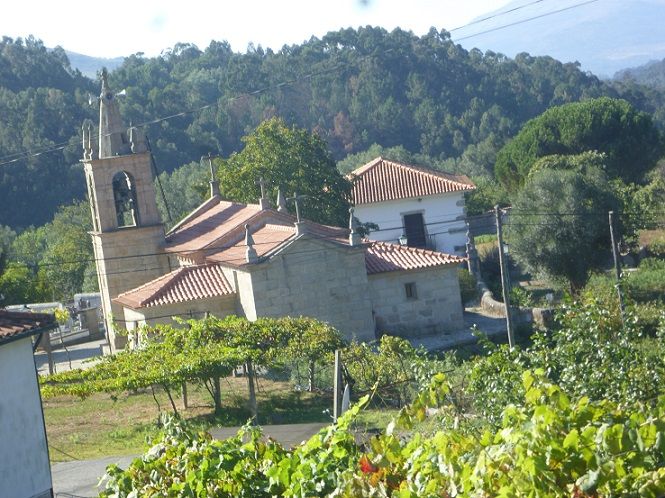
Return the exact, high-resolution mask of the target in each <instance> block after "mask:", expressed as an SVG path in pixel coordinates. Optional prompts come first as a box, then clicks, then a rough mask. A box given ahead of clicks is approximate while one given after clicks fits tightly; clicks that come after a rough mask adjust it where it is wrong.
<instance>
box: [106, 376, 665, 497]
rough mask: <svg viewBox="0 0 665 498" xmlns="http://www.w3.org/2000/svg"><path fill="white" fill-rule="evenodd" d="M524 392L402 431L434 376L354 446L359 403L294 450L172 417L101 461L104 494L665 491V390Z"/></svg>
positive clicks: (439, 382) (534, 386) (445, 389)
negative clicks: (125, 461) (481, 422)
mask: <svg viewBox="0 0 665 498" xmlns="http://www.w3.org/2000/svg"><path fill="white" fill-rule="evenodd" d="M517 382H519V383H520V384H521V385H522V391H523V392H524V396H522V397H520V399H519V403H518V404H514V405H508V406H506V408H505V410H504V412H503V416H502V419H501V422H500V425H499V427H497V428H492V429H485V430H480V431H478V430H471V431H469V430H468V429H466V428H458V427H450V428H444V429H442V430H439V431H437V432H436V433H434V434H433V435H431V436H429V437H424V436H422V435H421V434H419V433H414V434H411V435H409V436H407V437H405V436H402V435H398V434H397V433H396V430H400V429H402V430H404V429H408V428H409V427H413V425H414V423H415V422H417V421H420V420H423V419H424V418H425V417H426V413H427V409H428V408H432V407H438V406H442V405H443V408H442V409H447V407H446V406H445V405H446V400H447V396H448V393H449V392H450V387H449V385H448V382H447V381H446V378H445V376H444V375H442V374H436V375H434V376H433V377H432V379H431V383H429V385H428V386H427V387H426V388H425V389H423V391H421V393H420V394H419V396H418V397H417V398H416V399H415V400H414V403H413V404H412V405H411V406H408V407H405V408H404V409H402V410H401V411H400V414H399V416H398V417H397V419H396V420H394V421H393V422H391V423H390V424H389V425H388V427H386V429H385V431H383V432H382V433H381V434H378V435H376V436H373V437H372V438H371V439H370V440H369V441H368V443H367V444H366V445H365V446H364V447H363V448H362V449H361V447H359V446H358V445H357V443H356V442H355V438H354V436H353V434H352V433H351V432H350V431H349V426H350V422H351V421H352V420H353V419H354V418H355V417H356V416H357V414H358V411H359V410H360V409H361V407H362V406H363V405H364V404H365V403H366V402H367V400H366V398H365V399H363V400H361V402H360V403H358V404H357V405H355V406H354V407H352V408H351V410H349V412H347V413H346V414H345V415H344V416H343V417H341V418H340V419H339V421H338V423H337V424H336V425H333V426H330V427H328V428H326V429H323V430H321V431H320V432H319V433H318V434H316V435H314V436H313V437H312V438H311V439H310V440H309V441H307V442H305V443H304V444H302V445H300V446H297V447H296V448H294V449H290V450H288V449H285V448H283V447H282V446H280V445H279V444H278V443H276V442H275V441H273V440H271V439H268V440H267V441H264V440H262V439H261V437H260V436H261V433H260V430H259V429H256V428H251V427H244V428H243V429H241V431H240V432H239V434H238V435H237V436H236V437H234V438H231V439H228V440H225V441H213V440H211V439H210V437H209V436H206V435H203V434H200V435H193V434H192V433H191V432H190V431H188V430H187V429H186V428H182V426H180V425H176V426H174V427H172V426H170V425H167V428H166V429H167V430H166V434H165V435H164V436H163V437H162V438H161V439H160V440H158V441H156V442H155V444H154V445H153V446H152V447H151V448H150V450H149V451H148V452H147V453H146V454H145V455H144V456H143V457H142V458H137V459H135V460H134V461H133V462H132V463H131V464H130V466H129V468H128V469H127V470H125V471H123V470H122V469H120V468H119V467H118V466H116V465H112V466H110V467H109V468H108V469H107V475H106V478H105V483H104V488H105V489H104V490H103V491H102V494H101V496H109V497H110V496H116V497H119V498H122V497H130V496H142V495H147V494H155V495H160V496H161V495H163V496H171V495H182V496H192V497H202V498H203V497H212V496H216V497H236V496H246V497H263V496H265V497H268V496H327V497H377V496H381V497H395V498H403V497H409V498H410V497H413V498H415V497H421V496H460V497H465V496H466V497H472V496H536V497H559V496H576V497H580V498H581V497H589V498H591V497H595V496H644V497H650V498H656V497H657V496H660V495H662V494H663V493H664V492H665V472H663V466H665V456H664V455H665V398H663V397H660V398H659V399H657V400H654V402H653V403H651V404H650V405H644V404H641V403H634V402H633V403H628V404H626V405H617V404H615V403H613V402H611V401H607V400H603V401H592V400H590V399H589V398H588V397H584V396H583V397H580V398H574V399H571V398H570V397H569V396H568V395H567V394H566V393H565V392H564V391H563V390H562V389H561V388H559V387H558V386H556V385H553V384H552V383H550V382H548V381H547V379H545V378H544V377H543V372H542V371H535V372H530V371H525V372H524V373H523V374H522V375H521V376H520V377H519V378H518V379H517Z"/></svg>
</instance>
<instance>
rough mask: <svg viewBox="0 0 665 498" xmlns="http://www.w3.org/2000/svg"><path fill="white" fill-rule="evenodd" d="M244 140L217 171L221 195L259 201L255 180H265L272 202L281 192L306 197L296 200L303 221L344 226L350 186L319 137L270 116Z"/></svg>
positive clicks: (242, 200) (239, 199)
mask: <svg viewBox="0 0 665 498" xmlns="http://www.w3.org/2000/svg"><path fill="white" fill-rule="evenodd" d="M243 141H244V143H245V147H244V148H243V150H242V151H240V152H238V153H236V154H233V155H231V157H230V158H229V159H228V160H227V161H224V162H223V164H222V165H221V167H219V168H218V175H219V181H220V191H221V193H222V196H223V197H225V198H228V199H233V200H236V201H241V202H252V203H257V202H258V199H259V197H261V195H260V193H261V191H260V188H259V185H258V183H257V182H258V181H259V179H260V178H263V180H264V182H265V185H266V187H267V190H268V192H269V198H270V199H271V200H272V202H273V203H274V202H275V199H276V197H277V189H278V188H281V189H282V193H283V194H284V195H285V196H289V197H291V196H293V195H294V194H295V193H297V194H298V195H303V196H306V198H305V199H304V200H302V201H300V202H301V213H302V215H303V216H304V217H305V218H307V219H311V220H313V221H317V222H320V223H327V224H331V225H342V226H343V224H344V223H346V220H348V208H349V201H348V199H349V198H350V190H351V183H350V182H349V181H348V180H347V179H346V178H344V177H343V176H342V175H341V174H340V173H339V172H338V171H337V167H336V165H335V161H334V160H333V158H332V156H331V154H330V152H329V151H328V148H327V146H326V143H325V142H324V141H323V140H322V139H321V138H320V137H319V136H317V135H316V134H313V133H310V132H308V131H307V130H304V129H302V128H298V127H295V126H292V127H289V126H287V124H286V123H285V122H284V121H283V120H282V119H279V118H271V119H269V120H267V121H264V122H263V123H261V124H260V125H259V126H258V127H257V128H256V130H254V132H253V133H251V134H249V135H248V136H246V137H244V138H243ZM267 195H268V194H267ZM290 210H291V211H293V206H292V205H291V207H290Z"/></svg>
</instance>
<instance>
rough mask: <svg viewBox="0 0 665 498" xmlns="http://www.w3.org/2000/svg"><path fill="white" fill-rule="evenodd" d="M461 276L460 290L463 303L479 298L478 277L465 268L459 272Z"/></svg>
mask: <svg viewBox="0 0 665 498" xmlns="http://www.w3.org/2000/svg"><path fill="white" fill-rule="evenodd" d="M458 276H459V290H460V294H461V296H462V303H463V304H466V303H469V302H471V301H474V300H476V299H477V298H478V289H477V288H476V284H477V281H476V277H474V276H473V274H472V273H471V272H470V271H469V270H466V269H464V268H461V269H460V270H459V272H458Z"/></svg>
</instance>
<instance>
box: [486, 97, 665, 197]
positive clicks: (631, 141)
mask: <svg viewBox="0 0 665 498" xmlns="http://www.w3.org/2000/svg"><path fill="white" fill-rule="evenodd" d="M592 150H595V151H598V152H602V153H604V154H605V155H606V166H607V170H606V171H607V174H608V176H609V177H610V178H622V179H624V180H626V181H640V180H642V178H643V177H644V174H645V173H646V172H647V171H649V170H650V169H651V168H653V167H654V166H655V164H656V162H657V160H658V159H659V158H660V157H661V156H662V154H663V140H662V137H661V134H660V133H659V131H658V129H657V128H656V127H655V126H654V124H653V121H652V119H651V118H650V117H649V115H647V114H645V113H643V112H639V111H637V110H636V109H635V108H634V107H633V106H631V105H630V104H629V103H628V102H626V101H625V100H618V99H611V98H608V97H602V98H598V99H591V100H586V101H583V102H576V103H572V104H566V105H562V106H558V107H553V108H551V109H548V110H547V111H545V112H544V113H543V114H541V115H540V116H538V117H537V118H534V119H532V120H531V121H529V122H528V123H527V124H526V125H524V127H523V128H522V130H521V131H520V132H519V133H518V134H517V136H516V137H515V138H514V139H513V140H512V141H510V142H509V143H508V144H507V145H506V146H505V147H504V148H503V149H501V151H500V152H499V154H498V156H497V161H496V165H495V174H496V177H497V179H498V180H499V181H500V182H501V183H502V184H503V185H505V186H506V187H507V188H509V190H511V191H513V192H514V191H516V190H518V189H519V188H520V187H521V186H522V185H523V184H524V182H525V179H526V178H527V176H528V173H529V170H530V169H531V168H532V166H533V165H534V163H535V162H536V160H537V159H538V158H540V157H543V156H550V155H554V154H560V155H569V154H580V153H582V152H585V151H592Z"/></svg>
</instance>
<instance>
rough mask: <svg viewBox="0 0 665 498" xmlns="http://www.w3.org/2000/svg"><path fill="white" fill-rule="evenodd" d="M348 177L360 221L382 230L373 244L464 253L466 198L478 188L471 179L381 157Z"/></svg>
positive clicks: (372, 235)
mask: <svg viewBox="0 0 665 498" xmlns="http://www.w3.org/2000/svg"><path fill="white" fill-rule="evenodd" d="M349 177H350V178H351V180H352V181H353V192H352V196H353V203H354V206H355V215H356V217H357V218H358V219H359V220H360V221H361V222H362V223H368V222H371V223H375V224H376V225H378V226H379V230H377V231H372V232H371V233H370V234H369V238H370V239H371V240H380V241H384V242H392V243H395V244H397V243H399V241H400V237H402V242H406V245H407V246H409V247H421V248H426V249H431V250H435V251H439V252H443V253H448V254H457V255H459V256H464V255H465V254H466V225H465V219H466V215H465V209H464V194H465V193H466V192H469V191H471V190H474V189H475V188H476V187H475V185H474V184H473V183H472V182H471V180H469V178H468V177H466V176H464V175H452V174H449V173H444V172H442V171H437V170H433V169H430V168H424V167H421V166H410V165H407V164H401V163H397V162H394V161H388V160H386V159H383V158H382V157H378V158H376V159H374V160H373V161H371V162H369V163H367V164H366V165H364V166H362V167H360V168H358V169H356V170H355V171H353V172H352V173H351V174H350V175H349Z"/></svg>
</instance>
